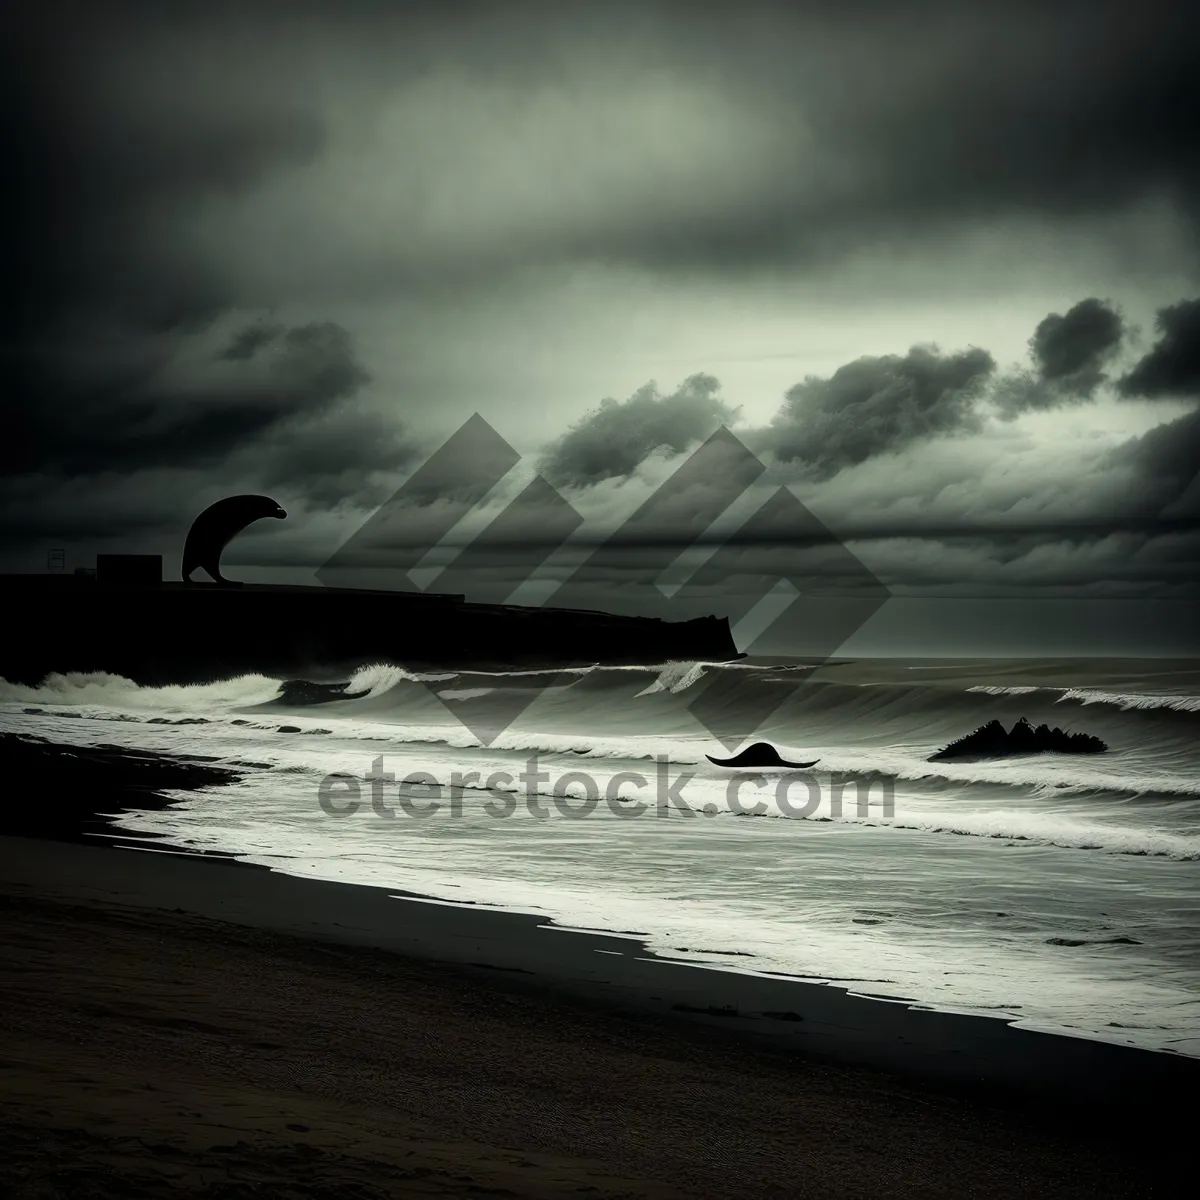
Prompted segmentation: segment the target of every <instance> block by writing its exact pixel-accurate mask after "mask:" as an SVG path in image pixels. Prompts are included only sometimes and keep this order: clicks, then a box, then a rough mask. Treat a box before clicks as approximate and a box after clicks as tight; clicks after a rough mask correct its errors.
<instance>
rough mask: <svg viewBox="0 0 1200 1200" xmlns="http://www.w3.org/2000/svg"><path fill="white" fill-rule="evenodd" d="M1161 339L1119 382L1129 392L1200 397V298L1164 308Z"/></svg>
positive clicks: (1159, 322)
mask: <svg viewBox="0 0 1200 1200" xmlns="http://www.w3.org/2000/svg"><path fill="white" fill-rule="evenodd" d="M1155 326H1156V328H1157V330H1158V341H1157V342H1156V343H1155V344H1154V346H1153V347H1152V348H1151V350H1150V352H1149V353H1148V354H1146V356H1145V357H1144V358H1142V359H1141V361H1140V362H1138V363H1137V364H1136V365H1135V366H1134V368H1133V370H1131V371H1130V372H1129V374H1128V375H1126V376H1124V378H1122V379H1121V381H1120V383H1119V384H1118V387H1119V390H1120V391H1121V392H1122V393H1123V394H1124V395H1126V396H1147V397H1158V396H1182V397H1192V396H1195V397H1200V299H1195V300H1181V301H1180V302H1179V303H1178V304H1171V305H1168V306H1167V307H1166V308H1161V309H1159V311H1158V315H1157V317H1156V319H1155Z"/></svg>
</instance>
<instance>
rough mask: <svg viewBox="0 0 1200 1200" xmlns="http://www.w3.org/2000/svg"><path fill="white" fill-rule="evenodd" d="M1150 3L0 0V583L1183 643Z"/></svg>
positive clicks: (1188, 127) (1195, 45)
mask: <svg viewBox="0 0 1200 1200" xmlns="http://www.w3.org/2000/svg"><path fill="white" fill-rule="evenodd" d="M1189 8H1191V6H1186V5H1183V4H1179V3H1176V2H1171V3H1158V2H1157V0H1153V2H1149V3H1147V2H1144V0H1143V2H1139V3H1136V4H1135V3H1121V4H1115V3H1105V2H1102V0H1089V2H1087V3H1082V2H1081V3H1056V2H1053V0H1039V2H1037V3H1034V2H1032V0H1031V2H1028V3H1026V2H1023V0H1022V2H1018V0H998V2H996V3H993V4H989V5H982V4H980V5H975V4H961V3H933V2H930V3H924V4H921V3H915V4H904V3H888V4H883V3H853V2H850V0H843V2H842V3H837V4H833V3H829V4H808V5H806V4H804V3H799V2H798V3H792V4H786V5H785V4H762V3H754V2H752V0H750V2H747V0H741V2H739V3H736V4H733V3H730V4H719V3H715V2H714V3H708V4H698V3H686V4H685V3H677V4H668V3H657V2H655V0H639V2H638V3H628V4H624V3H613V2H606V3H603V4H599V3H587V4H584V3H569V2H567V0H558V2H557V3H553V4H551V3H547V4H532V3H507V4H494V3H493V4H483V3H460V2H451V0H440V2H439V3H429V4H417V3H407V4H400V3H383V2H379V3H364V2H357V0H337V2H334V0H327V2H324V3H315V2H312V0H308V2H304V0H292V2H289V3H279V4H262V3H255V2H253V0H241V2H239V3H219V2H216V0H207V2H206V3H204V4H202V5H201V4H192V3H186V2H181V0H176V2H175V3H171V4H161V3H158V4H153V3H135V2H132V0H127V2H123V3H109V2H106V0H87V2H86V3H85V2H82V0H81V2H80V3H75V4H66V3H61V2H55V0H38V2H37V3H25V4H22V3H16V4H11V5H9V6H7V7H6V9H5V12H4V16H3V18H2V19H3V22H4V26H5V28H4V38H3V45H4V50H3V56H4V59H5V61H4V62H2V63H0V92H2V93H3V94H0V114H2V115H0V123H2V132H0V137H3V141H4V147H3V149H4V159H5V164H6V168H7V170H6V172H5V177H6V181H7V182H6V186H5V195H4V198H3V201H0V203H3V205H4V206H5V213H4V218H5V219H4V221H3V233H2V234H0V236H2V238H3V244H4V261H3V270H4V279H5V284H6V286H5V295H4V300H3V304H4V313H3V333H2V336H3V359H2V364H0V370H2V372H3V378H2V379H0V389H2V391H0V394H2V395H3V403H4V404H5V406H6V413H7V420H6V425H7V427H8V430H7V433H6V436H5V437H4V438H3V441H2V443H0V456H2V457H3V459H4V464H3V465H4V472H5V476H4V484H3V490H2V492H0V558H2V564H0V565H2V566H3V568H4V569H6V570H43V569H45V565H46V555H47V551H48V550H49V549H50V548H52V547H62V548H64V549H65V550H66V552H67V557H68V566H69V567H70V566H75V565H89V564H90V563H91V562H92V560H93V557H94V555H95V553H96V552H97V551H105V550H127V551H154V552H159V551H161V552H162V553H164V554H165V555H166V556H167V561H168V566H167V571H168V574H169V576H172V577H177V573H178V554H179V551H180V549H181V547H182V541H183V537H184V535H185V533H186V530H187V526H188V524H189V522H190V520H191V518H192V517H193V516H194V515H195V514H196V513H197V512H199V511H200V510H201V509H202V508H203V507H204V506H205V505H207V504H208V503H210V502H211V501H213V500H216V499H218V498H220V497H221V496H223V495H227V494H231V493H236V492H255V493H265V494H268V495H270V496H272V497H274V498H275V499H277V500H278V501H279V502H280V503H281V504H282V505H283V506H284V507H285V508H286V509H287V510H288V513H289V516H288V519H287V521H286V522H284V523H275V522H263V523H261V524H260V525H256V526H253V527H252V528H251V529H250V530H249V531H247V533H246V534H245V535H243V536H242V537H241V538H240V539H238V541H237V542H235V543H234V545H232V546H231V547H230V550H229V552H228V555H227V558H226V561H227V562H228V563H229V564H231V567H230V573H231V574H234V575H235V577H236V575H237V573H238V570H239V569H240V571H241V577H242V578H262V579H269V578H278V579H284V578H286V579H303V580H307V581H312V580H313V579H314V572H315V571H316V570H317V569H318V568H320V567H321V566H322V564H324V563H326V562H327V560H329V558H330V556H331V555H332V554H334V552H335V551H337V550H338V548H339V547H341V546H343V544H344V543H345V542H346V539H347V538H350V537H351V536H352V535H353V534H354V533H355V531H356V530H358V529H359V528H360V527H361V526H363V524H364V522H365V521H367V519H368V518H369V517H371V514H372V513H375V512H376V510H378V509H379V508H380V505H382V504H384V502H385V501H387V500H388V498H389V497H391V496H392V495H393V494H394V493H395V492H396V490H397V488H400V487H401V485H402V484H404V483H405V481H406V480H407V479H409V477H410V476H412V475H413V474H414V472H416V471H417V470H418V469H419V468H420V467H421V466H422V464H423V463H425V462H426V461H427V460H428V459H429V458H430V456H431V455H433V454H434V453H435V452H436V451H437V450H438V448H439V446H441V445H442V444H443V443H444V442H445V441H446V440H447V439H449V438H451V436H452V435H454V434H455V433H456V431H458V430H460V428H462V427H463V426H464V423H466V422H468V421H469V420H470V419H471V418H472V417H473V416H474V415H475V414H478V417H479V418H480V419H481V421H479V422H477V423H476V424H473V425H471V426H468V429H467V431H466V433H465V435H464V437H465V439H466V440H465V441H460V442H459V443H458V445H459V448H460V450H463V448H464V447H465V448H466V450H465V451H463V452H462V453H460V454H459V455H458V457H457V458H456V460H455V462H456V464H457V465H456V467H455V470H454V471H447V470H442V471H441V472H440V473H439V472H438V471H433V472H432V473H430V472H428V471H427V472H426V474H425V476H423V478H424V480H425V482H424V484H423V485H422V488H421V489H417V490H416V491H410V493H407V494H406V495H407V498H403V497H402V498H401V500H399V501H396V502H393V503H392V504H391V505H389V506H386V507H385V509H384V510H383V512H382V514H381V516H380V517H376V518H375V520H374V523H373V525H372V526H370V527H369V529H368V531H367V532H369V530H370V529H373V530H374V531H375V535H376V536H375V537H374V540H373V541H371V540H370V539H366V540H364V538H365V532H364V535H363V536H360V537H359V539H358V540H357V541H355V542H352V543H350V546H351V547H352V548H353V547H357V548H358V550H359V551H363V550H364V548H365V549H366V550H369V551H370V553H369V554H360V561H358V566H360V567H361V566H362V565H363V563H364V562H366V561H367V559H369V558H370V556H371V554H374V555H375V559H374V561H375V565H377V566H387V567H389V568H390V569H391V574H390V576H388V578H387V579H385V578H384V577H383V576H379V579H380V582H381V584H383V585H385V586H400V581H399V579H398V577H399V576H403V574H404V571H406V570H407V569H408V568H409V567H416V566H417V564H418V562H422V563H423V565H424V567H425V570H424V573H423V574H418V576H417V577H416V582H415V583H414V582H413V580H412V579H405V581H404V582H403V586H408V587H412V586H422V587H429V588H431V589H433V590H439V589H440V590H450V591H456V592H459V591H461V592H465V593H467V594H468V595H469V596H471V597H472V598H479V599H489V600H503V599H510V598H511V599H515V600H517V601H523V602H526V603H543V602H547V601H549V602H553V603H567V602H570V603H587V604H590V605H593V606H596V607H615V608H621V607H624V608H626V609H628V610H630V611H657V610H656V609H655V605H656V604H657V605H658V606H659V608H660V609H661V612H662V615H665V616H670V615H688V614H689V613H691V612H693V611H696V612H699V611H704V612H709V611H713V612H720V613H723V614H726V615H729V616H730V617H731V618H732V619H734V620H735V621H736V620H739V619H742V618H745V619H747V620H750V618H751V617H752V616H753V613H752V611H751V610H753V609H754V605H755V602H756V601H758V600H759V598H760V597H761V596H762V594H763V592H764V591H765V590H767V589H768V588H769V587H771V586H775V587H776V588H777V595H778V596H779V597H780V600H779V603H780V604H784V603H785V602H786V600H787V597H788V596H789V595H790V594H791V593H790V592H789V590H788V589H789V588H795V589H796V590H797V591H799V592H801V593H804V592H808V591H816V592H818V593H820V592H824V593H826V594H833V593H836V594H837V595H839V596H843V597H847V599H846V601H845V605H849V606H850V607H845V605H843V606H842V607H841V609H839V611H842V612H843V614H844V613H847V612H849V611H850V608H853V604H852V603H851V599H850V598H856V599H854V601H853V603H854V604H859V605H860V608H854V616H853V617H852V618H851V617H849V616H846V617H845V620H846V621H847V622H849V624H848V625H847V626H846V628H845V629H843V628H842V626H841V625H840V624H838V623H837V622H836V621H835V622H834V625H833V626H832V627H831V628H830V630H829V632H828V634H822V635H821V636H822V637H825V638H826V640H830V639H832V640H839V639H841V641H844V639H845V638H846V637H850V636H851V635H854V636H857V637H858V641H857V642H853V643H847V645H850V646H851V648H852V649H855V650H856V651H857V652H864V653H865V652H887V651H889V650H890V651H892V652H895V651H896V650H897V649H903V648H908V649H911V651H912V652H913V653H936V652H946V653H957V652H970V651H971V650H972V649H973V648H979V643H980V639H981V638H982V639H983V641H984V642H986V641H987V638H988V632H987V631H988V630H989V629H990V630H1000V629H1001V628H1003V630H1004V631H1005V632H1004V633H1003V637H1002V639H1001V640H1003V641H1004V644H1005V645H1006V646H1008V647H1010V648H1011V649H1012V650H1013V652H1021V651H1025V652H1033V653H1051V652H1055V650H1056V648H1057V649H1058V650H1060V651H1061V652H1063V653H1069V652H1079V650H1080V648H1081V647H1082V643H1083V642H1087V643H1088V645H1089V646H1090V647H1091V648H1093V649H1095V650H1096V652H1109V653H1117V652H1130V653H1133V652H1140V651H1141V650H1146V651H1147V652H1149V650H1150V649H1155V648H1156V651H1157V652H1171V651H1172V650H1174V651H1176V652H1179V653H1183V652H1191V651H1192V650H1193V649H1195V648H1196V647H1195V644H1194V635H1192V634H1191V633H1190V632H1189V630H1190V625H1189V624H1188V623H1187V622H1186V621H1184V620H1182V619H1177V617H1176V616H1172V615H1170V614H1178V613H1182V612H1185V611H1186V609H1185V608H1184V607H1183V605H1184V604H1185V603H1186V602H1189V601H1190V600H1192V599H1194V598H1196V594H1197V592H1198V591H1200V588H1198V583H1200V580H1198V578H1197V555H1198V552H1200V532H1198V531H1200V524H1198V522H1197V518H1198V517H1200V485H1197V483H1196V475H1197V470H1198V468H1200V449H1198V447H1200V438H1198V436H1197V434H1198V433H1200V237H1198V235H1200V156H1198V155H1197V153H1196V150H1195V130H1196V129H1197V128H1200V85H1198V84H1197V81H1196V76H1197V72H1196V70H1195V64H1196V61H1197V56H1198V53H1200V15H1198V14H1197V12H1196V10H1195V9H1194V8H1191V11H1189ZM484 430H489V431H492V433H484ZM722 431H724V432H722ZM492 434H494V437H495V439H497V442H498V443H499V444H501V445H502V446H503V447H504V449H503V450H501V449H500V445H497V444H491V445H489V441H488V439H489V437H491V436H492ZM714 435H715V436H716V440H715V441H710V439H712V438H713V437H714ZM508 447H511V449H512V456H511V457H512V465H511V469H506V471H503V472H500V474H499V475H497V476H496V481H495V486H490V484H491V483H492V480H490V479H489V478H488V463H489V462H491V463H493V465H494V464H495V461H499V460H496V458H495V456H496V454H497V453H499V454H500V459H503V458H504V453H505V452H506V451H507V448H508ZM476 454H477V455H478V456H479V459H478V461H476V460H475V459H474V458H473V457H472V455H476ZM489 455H491V456H492V457H491V458H490V459H489V457H488V456H489ZM697 455H699V456H698V457H697ZM456 472H457V475H462V476H471V480H470V481H468V480H465V479H464V478H458V477H456ZM681 472H683V473H682V474H681ZM688 472H690V474H688ZM539 474H540V476H541V480H542V482H540V483H539V482H538V481H537V477H538V476H539ZM669 481H671V482H669ZM660 489H662V490H660ZM780 489H784V490H783V491H782V492H781V490H780ZM518 497H519V498H520V499H519V502H518V507H515V508H512V509H510V510H509V511H508V513H507V515H506V516H505V517H504V518H503V519H502V520H501V523H500V524H499V525H498V526H496V527H495V528H494V529H493V536H492V542H493V543H494V545H493V546H492V547H491V548H490V549H489V548H487V547H486V545H484V544H478V543H477V544H476V545H475V546H474V547H473V548H472V550H471V551H470V552H469V553H468V554H467V556H466V557H463V558H460V559H458V560H457V561H456V560H455V558H454V555H455V553H456V552H457V551H456V549H455V548H456V547H461V546H462V545H464V544H466V543H468V542H470V541H471V540H472V539H473V537H474V536H475V534H476V533H477V532H479V531H481V530H482V529H484V527H486V526H487V525H488V523H489V522H490V521H491V520H493V519H494V518H497V516H498V515H499V514H501V513H502V512H503V511H504V510H505V509H506V506H508V505H509V504H510V503H512V502H513V500H514V499H515V498H518ZM384 517H386V518H387V519H386V520H385V519H383V518H384ZM459 517H461V518H462V520H461V521H460V522H459V523H458V524H457V525H454V521H455V520H457V518H459ZM630 517H634V518H635V520H634V521H633V523H632V524H629V525H623V523H624V522H627V521H628V520H629V518H630ZM622 528H623V529H624V535H623V536H622V537H621V538H620V539H619V541H618V544H613V543H612V542H611V540H609V541H608V542H607V543H606V539H611V537H612V535H613V533H614V531H617V530H620V529H622ZM447 531H448V532H447ZM443 533H446V535H447V538H448V542H446V543H444V544H443V547H442V550H441V551H440V552H439V551H434V553H433V555H432V557H428V558H423V557H422V556H423V554H424V552H425V551H426V550H428V549H429V548H430V547H431V546H433V545H434V543H435V541H437V538H439V537H441V536H442V534H443ZM434 535H436V536H434ZM431 537H432V539H433V540H430V538H431ZM368 542H369V545H368ZM697 542H699V543H701V547H700V548H699V549H696V550H692V551H690V552H687V553H685V557H684V558H683V560H682V561H680V562H675V560H676V559H677V558H678V556H679V555H680V553H681V552H685V551H687V547H689V546H691V545H693V544H694V543H697ZM346 553H347V552H346V551H343V558H342V560H340V561H343V562H345V561H347V560H346V557H345V556H346ZM706 555H710V556H711V557H709V558H708V559H707V565H705V566H703V567H702V569H700V570H698V571H697V572H696V574H694V575H692V576H691V577H690V578H689V572H690V571H692V570H694V569H696V568H698V567H701V564H702V563H703V562H704V558H705V556H706ZM238 562H240V563H241V564H242V566H241V567H240V568H235V567H233V566H232V564H234V563H238ZM672 563H675V565H674V567H672ZM439 566H444V567H445V573H444V574H442V575H441V576H438V575H437V574H436V573H435V570H434V569H435V568H437V567H439ZM664 571H666V572H667V576H666V577H664V576H663V572H664ZM386 574H387V573H385V575H386ZM347 578H349V577H348V576H347ZM664 578H665V579H666V582H667V583H668V584H670V585H671V586H667V587H666V591H667V592H671V590H672V586H674V585H682V587H681V589H680V590H679V591H678V592H677V593H675V594H674V596H673V599H672V600H671V601H670V602H668V601H667V600H666V599H665V598H664V592H663V590H662V589H660V588H659V587H658V586H657V585H658V584H660V583H663V582H664ZM780 580H787V581H788V582H787V583H786V584H785V583H780V582H778V581H780ZM555 597H557V598H556V599H555ZM889 597H890V598H889ZM917 598H923V599H921V601H920V603H918V601H917ZM955 598H957V599H955ZM968 598H971V599H970V600H968ZM1001 602H1003V603H1001ZM840 604H841V601H839V605H840ZM922 604H924V607H921V605H922ZM998 604H999V607H997V605H998ZM663 605H667V607H666V608H663V607H662V606H663ZM939 605H940V607H939ZM972 605H974V608H972ZM980 605H983V607H982V608H981V607H980ZM1156 605H1157V607H1156ZM989 606H990V607H989ZM760 609H761V605H760ZM668 610H669V611H668ZM801 613H803V617H802V620H801V623H802V624H803V625H804V626H805V627H806V628H809V629H811V628H812V625H813V621H814V620H815V618H813V616H812V613H811V612H810V611H808V610H805V609H803V606H802V605H799V606H797V607H796V608H795V609H794V610H793V621H792V623H793V625H795V624H796V619H797V614H801ZM971 613H974V614H975V615H974V616H971ZM938 614H941V615H938ZM947 614H957V615H947ZM1053 614H1058V615H1053ZM1064 614H1065V615H1064ZM1131 614H1135V615H1131ZM867 617H870V620H869V621H868V623H867V625H866V626H863V625H862V622H863V621H864V620H866V619H867ZM755 619H757V620H759V623H760V624H761V623H762V620H763V619H764V618H763V614H762V612H761V611H760V612H759V614H758V617H757V618H755ZM956 622H957V623H956ZM964 622H965V623H964ZM751 624H753V621H751ZM860 626H861V627H862V628H863V629H866V630H867V631H868V633H862V632H859V633H856V632H855V631H856V630H859V628H860ZM1143 627H1144V628H1145V629H1147V630H1149V632H1148V633H1147V634H1146V636H1145V637H1143V638H1142V639H1141V640H1140V641H1139V636H1140V635H1138V634H1136V633H1131V632H1130V631H1131V629H1133V630H1137V629H1139V628H1143ZM748 628H750V626H744V627H743V632H744V631H745V630H746V629H748ZM781 628H782V626H781ZM1084 630H1086V633H1084V632H1081V631H1084ZM1047 631H1050V632H1047ZM777 632H778V631H777ZM997 637H1000V635H999V634H997ZM939 638H941V639H942V640H941V641H940V642H939ZM1072 638H1074V639H1075V641H1071V639H1072ZM864 639H865V640H864ZM1064 639H1066V640H1064ZM743 640H745V639H743ZM786 640H787V639H786V638H784V639H783V642H780V638H779V636H777V637H776V641H775V643H772V644H771V646H770V647H766V646H765V644H764V646H760V647H757V648H758V649H764V648H769V649H774V650H779V649H781V648H785V647H784V644H783V643H784V642H786ZM841 641H839V644H841ZM1076 642H1080V646H1076V644H1075V643H1076ZM1151 642H1153V647H1152V646H1151ZM1143 643H1144V645H1143ZM993 648H994V647H993ZM828 649H829V651H830V652H832V649H833V647H832V646H831V647H829V648H828Z"/></svg>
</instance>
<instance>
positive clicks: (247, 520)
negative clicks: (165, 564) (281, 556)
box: [183, 496, 287, 587]
mask: <svg viewBox="0 0 1200 1200" xmlns="http://www.w3.org/2000/svg"><path fill="white" fill-rule="evenodd" d="M286 516H287V513H286V512H284V511H283V509H282V508H280V507H279V505H278V504H277V503H276V502H275V501H274V500H272V499H271V497H270V496H226V497H225V499H224V500H218V501H217V502H216V504H210V505H209V506H208V508H206V509H205V510H204V511H203V512H202V513H201V514H200V515H199V516H198V517H197V518H196V519H195V520H194V521H193V522H192V527H191V529H189V530H188V535H187V541H186V542H185V543H184V546H183V581H184V583H191V582H192V572H193V571H195V570H196V569H197V567H199V568H200V569H201V570H204V571H207V572H208V573H209V575H211V576H212V577H213V579H214V580H215V581H216V582H217V583H223V584H225V585H226V586H227V587H241V584H240V583H239V582H238V581H237V580H236V579H226V578H225V577H224V576H223V575H222V574H221V552H222V551H223V550H224V549H225V547H226V546H227V545H229V543H230V542H231V541H232V540H233V539H234V538H235V537H236V536H237V535H238V534H239V533H241V532H242V530H243V529H245V528H246V526H247V525H251V524H253V523H254V522H255V521H258V520H261V519H262V518H263V517H277V518H280V519H282V518H283V517H286Z"/></svg>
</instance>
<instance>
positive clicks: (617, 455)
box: [538, 375, 737, 487]
mask: <svg viewBox="0 0 1200 1200" xmlns="http://www.w3.org/2000/svg"><path fill="white" fill-rule="evenodd" d="M720 387H721V385H720V383H719V382H718V381H717V380H716V379H714V378H713V377H712V376H711V375H693V376H691V378H689V379H687V380H685V381H684V382H683V383H682V384H681V385H680V386H679V388H678V389H677V390H676V391H674V392H672V393H671V394H670V395H668V396H663V395H660V394H659V392H658V389H657V387H656V386H655V385H654V384H653V383H648V384H646V386H645V387H643V388H641V389H639V390H638V391H637V392H636V393H635V394H634V395H633V396H631V397H630V398H629V399H628V400H626V401H624V403H618V402H617V401H616V400H612V399H607V400H603V401H602V402H601V404H600V407H599V408H597V409H596V410H595V411H593V412H591V413H589V414H588V415H587V416H586V417H584V418H583V419H582V420H581V421H579V422H577V423H576V424H575V425H573V426H572V427H571V428H570V429H569V430H568V431H567V432H566V433H564V434H563V435H562V436H561V437H560V438H558V439H557V441H555V442H553V443H552V444H551V445H550V447H549V448H548V449H547V450H546V452H545V454H544V455H543V457H542V459H541V461H540V462H539V464H538V465H539V469H540V470H541V472H542V474H543V475H545V476H546V478H547V479H548V480H549V481H550V482H551V483H554V484H557V485H559V486H571V487H584V486H586V485H588V484H591V483H596V482H598V481H600V480H602V479H611V478H613V477H615V476H623V475H632V474H633V472H634V471H636V470H637V468H638V466H639V465H640V464H641V463H642V462H644V461H645V460H646V459H647V458H649V456H650V455H651V454H653V453H654V452H655V451H656V450H659V449H665V450H667V451H668V452H669V453H671V454H681V453H682V452H683V451H684V450H686V449H687V448H688V447H689V446H692V445H695V444H696V443H697V442H699V441H701V440H702V439H704V438H706V437H708V436H709V435H710V434H711V433H712V432H713V431H714V430H715V429H717V428H718V426H720V425H724V424H728V423H730V422H732V421H733V420H734V419H735V418H736V416H737V410H736V409H734V408H731V407H730V406H729V405H728V404H726V403H725V401H723V400H722V399H720V397H719V396H718V394H717V393H718V392H719V390H720Z"/></svg>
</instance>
